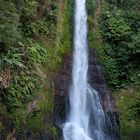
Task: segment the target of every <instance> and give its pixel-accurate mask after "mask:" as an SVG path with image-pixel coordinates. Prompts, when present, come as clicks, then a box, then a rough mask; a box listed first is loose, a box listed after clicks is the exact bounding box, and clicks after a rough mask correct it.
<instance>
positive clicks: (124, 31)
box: [99, 0, 140, 140]
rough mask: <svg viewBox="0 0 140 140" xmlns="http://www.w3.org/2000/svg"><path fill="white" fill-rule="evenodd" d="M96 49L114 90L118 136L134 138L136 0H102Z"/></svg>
mask: <svg viewBox="0 0 140 140" xmlns="http://www.w3.org/2000/svg"><path fill="white" fill-rule="evenodd" d="M100 33H101V39H102V45H101V47H100V49H99V54H100V60H101V61H100V62H101V64H102V65H103V70H104V74H105V78H106V81H107V83H108V85H109V86H110V88H111V89H112V91H113V92H114V93H115V97H116V104H117V106H118V109H119V121H120V136H121V139H122V140H126V139H127V140H132V139H135V140H138V139H139V138H140V137H139V130H140V127H139V126H140V119H139V109H140V108H139V104H140V99H139V96H140V91H139V86H140V69H139V65H140V40H139V38H140V1H139V0H127V1H126V0H124V1H120V0H114V1H113V0H105V1H104V2H103V6H102V15H101V18H100Z"/></svg>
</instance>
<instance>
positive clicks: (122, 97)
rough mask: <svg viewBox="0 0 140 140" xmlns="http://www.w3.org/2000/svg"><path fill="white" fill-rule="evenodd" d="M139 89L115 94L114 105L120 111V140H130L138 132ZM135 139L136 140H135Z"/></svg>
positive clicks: (125, 90) (139, 125)
mask: <svg viewBox="0 0 140 140" xmlns="http://www.w3.org/2000/svg"><path fill="white" fill-rule="evenodd" d="M139 96H140V89H139V88H136V87H135V89H133V88H129V89H124V90H120V91H118V92H117V93H116V99H117V100H116V104H117V107H118V109H119V111H120V114H119V118H120V132H121V139H122V140H126V139H128V140H132V139H133V137H137V135H138V132H139V130H140V118H139V109H140V108H139V104H140V98H139ZM136 139H137V138H136Z"/></svg>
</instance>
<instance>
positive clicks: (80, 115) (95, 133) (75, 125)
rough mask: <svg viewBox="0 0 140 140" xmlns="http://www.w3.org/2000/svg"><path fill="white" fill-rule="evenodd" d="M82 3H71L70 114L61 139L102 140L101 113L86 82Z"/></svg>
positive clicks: (84, 16) (85, 29) (81, 1)
mask: <svg viewBox="0 0 140 140" xmlns="http://www.w3.org/2000/svg"><path fill="white" fill-rule="evenodd" d="M87 70H88V50H87V13H86V0H75V34H74V53H73V69H72V86H71V88H70V96H69V99H70V112H69V114H68V119H67V122H66V123H65V124H64V125H63V137H64V140H104V139H105V134H104V132H103V129H104V128H103V127H104V113H103V110H102V107H101V105H100V100H99V97H98V93H97V92H96V91H95V90H94V89H92V88H91V87H90V85H89V84H88V83H87Z"/></svg>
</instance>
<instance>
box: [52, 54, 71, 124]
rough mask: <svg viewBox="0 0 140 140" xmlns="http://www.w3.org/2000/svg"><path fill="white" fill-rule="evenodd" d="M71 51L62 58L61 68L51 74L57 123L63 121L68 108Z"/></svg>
mask: <svg viewBox="0 0 140 140" xmlns="http://www.w3.org/2000/svg"><path fill="white" fill-rule="evenodd" d="M71 73H72V53H69V54H67V55H66V56H65V58H64V63H63V65H62V68H61V69H60V70H59V72H58V73H56V74H55V75H54V76H53V81H54V94H55V118H56V119H57V122H58V123H61V122H63V121H64V119H65V116H66V111H67V110H68V105H69V100H68V93H69V88H70V84H71Z"/></svg>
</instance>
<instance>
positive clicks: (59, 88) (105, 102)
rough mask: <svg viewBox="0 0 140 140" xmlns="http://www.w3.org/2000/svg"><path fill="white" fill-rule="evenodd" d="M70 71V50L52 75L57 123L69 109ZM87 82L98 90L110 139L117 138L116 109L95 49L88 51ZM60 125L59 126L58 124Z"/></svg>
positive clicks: (62, 120) (60, 122)
mask: <svg viewBox="0 0 140 140" xmlns="http://www.w3.org/2000/svg"><path fill="white" fill-rule="evenodd" d="M71 73H72V52H71V53H69V54H67V55H66V56H65V58H64V63H63V65H62V68H61V69H60V70H59V72H58V73H56V74H55V75H54V77H53V81H54V95H55V118H56V122H57V124H58V125H60V124H62V122H64V121H65V117H66V113H67V111H68V110H69V109H68V108H69V100H68V95H69V87H70V84H71ZM88 82H89V83H90V85H91V86H92V87H94V88H95V90H96V91H97V92H98V94H99V97H100V100H101V105H102V107H103V109H104V112H105V116H106V123H107V127H108V130H109V133H110V132H111V133H112V138H111V139H112V140H116V139H118V137H119V136H118V134H119V131H118V130H119V129H118V124H119V122H118V111H117V109H116V107H115V99H114V98H113V96H112V95H111V92H110V90H109V88H108V87H107V84H106V81H105V78H104V76H103V74H102V70H101V66H100V64H99V62H98V60H97V56H96V51H95V50H90V51H89V68H88ZM60 127H61V126H60Z"/></svg>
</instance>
